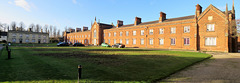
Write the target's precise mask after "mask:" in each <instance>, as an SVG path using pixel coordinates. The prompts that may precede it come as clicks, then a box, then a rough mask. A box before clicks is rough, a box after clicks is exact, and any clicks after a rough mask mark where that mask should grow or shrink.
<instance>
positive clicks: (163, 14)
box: [159, 12, 167, 22]
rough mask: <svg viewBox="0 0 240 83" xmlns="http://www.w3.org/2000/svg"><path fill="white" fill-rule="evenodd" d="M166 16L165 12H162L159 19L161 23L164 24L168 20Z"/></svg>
mask: <svg viewBox="0 0 240 83" xmlns="http://www.w3.org/2000/svg"><path fill="white" fill-rule="evenodd" d="M166 17H167V16H166V14H165V13H164V12H160V17H159V22H163V21H164V20H166V19H167V18H166Z"/></svg>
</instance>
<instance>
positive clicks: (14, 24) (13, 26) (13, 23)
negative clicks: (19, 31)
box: [10, 22, 17, 30]
mask: <svg viewBox="0 0 240 83" xmlns="http://www.w3.org/2000/svg"><path fill="white" fill-rule="evenodd" d="M16 25H17V24H16V22H12V23H11V26H10V28H11V29H12V30H16Z"/></svg>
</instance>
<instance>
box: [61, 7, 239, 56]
mask: <svg viewBox="0 0 240 83" xmlns="http://www.w3.org/2000/svg"><path fill="white" fill-rule="evenodd" d="M233 8H234V7H233ZM226 11H227V12H223V11H220V10H219V9H217V8H216V7H215V6H213V5H210V6H209V7H208V8H206V9H205V10H204V11H202V7H201V6H200V5H199V4H198V5H197V6H196V13H195V15H191V16H185V17H179V18H172V19H167V18H166V14H165V13H163V12H161V13H160V17H159V20H157V21H151V22H141V20H142V19H141V18H139V17H136V18H135V22H134V24H129V25H123V21H120V20H118V22H117V23H118V24H117V25H116V26H114V25H108V24H103V23H97V22H96V20H95V22H94V24H93V25H92V27H91V30H90V31H83V32H73V33H68V34H65V36H66V37H67V41H68V42H81V43H83V44H86V45H88V44H92V45H100V44H101V43H103V42H105V43H108V44H110V45H113V44H114V43H123V44H125V45H126V47H139V48H160V49H186V50H203V51H222V52H235V51H236V50H237V47H236V45H237V38H236V37H232V36H231V34H232V33H233V32H232V29H231V28H236V27H232V23H233V21H234V20H235V10H232V11H228V9H227V8H226ZM85 35H86V36H85ZM79 36H80V37H79ZM82 36H83V37H82ZM84 41H87V42H84Z"/></svg>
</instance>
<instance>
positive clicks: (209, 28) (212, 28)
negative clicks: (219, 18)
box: [207, 24, 215, 31]
mask: <svg viewBox="0 0 240 83" xmlns="http://www.w3.org/2000/svg"><path fill="white" fill-rule="evenodd" d="M207 31H215V24H207Z"/></svg>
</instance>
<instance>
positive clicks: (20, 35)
mask: <svg viewBox="0 0 240 83" xmlns="http://www.w3.org/2000/svg"><path fill="white" fill-rule="evenodd" d="M13 35H15V36H16V34H13ZM15 36H14V37H15ZM19 37H22V34H19Z"/></svg>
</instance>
